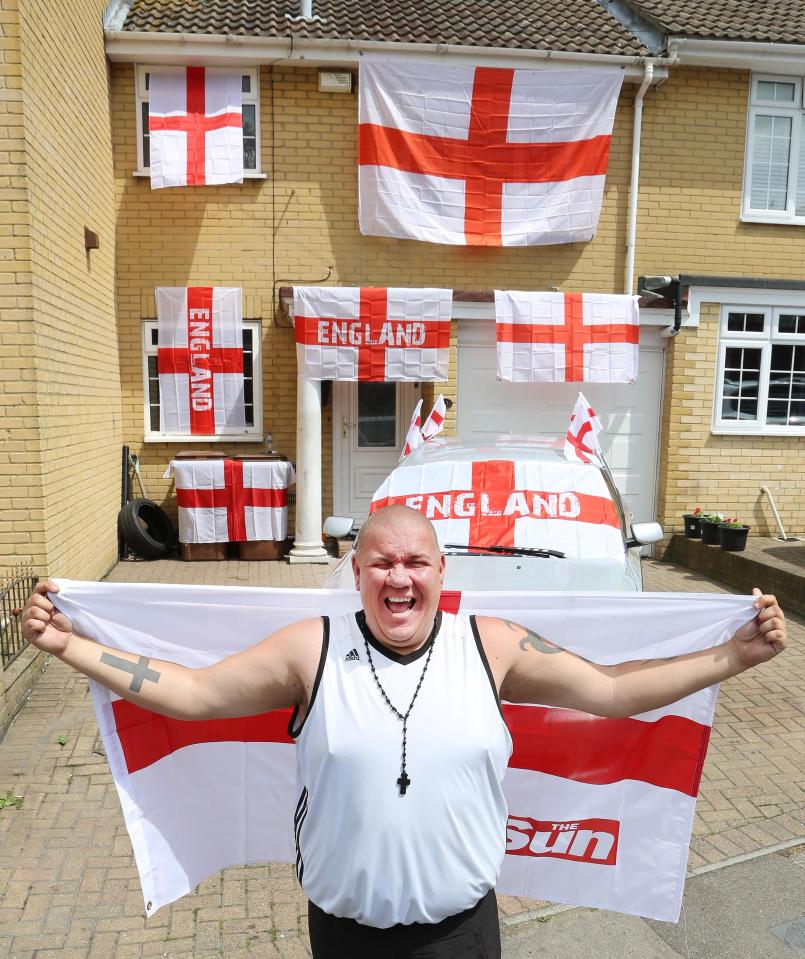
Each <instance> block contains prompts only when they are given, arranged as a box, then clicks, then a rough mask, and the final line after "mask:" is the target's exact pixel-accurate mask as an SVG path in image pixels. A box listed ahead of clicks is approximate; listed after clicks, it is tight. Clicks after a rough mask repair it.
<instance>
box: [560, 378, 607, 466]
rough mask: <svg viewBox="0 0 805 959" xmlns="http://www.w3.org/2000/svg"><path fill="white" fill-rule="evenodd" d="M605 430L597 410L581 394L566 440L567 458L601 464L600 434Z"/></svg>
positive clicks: (573, 460) (571, 417)
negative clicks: (596, 413) (596, 412)
mask: <svg viewBox="0 0 805 959" xmlns="http://www.w3.org/2000/svg"><path fill="white" fill-rule="evenodd" d="M602 429H603V427H602V425H601V420H599V419H598V417H597V416H596V415H595V410H594V409H593V408H592V406H590V404H589V403H588V402H587V400H586V399H585V398H584V394H582V393H579V398H578V399H577V400H576V405H575V406H574V407H573V412H572V413H571V414H570V426H568V428H567V437H566V439H565V457H566V459H569V460H570V461H571V462H576V463H579V462H581V463H601V462H602V460H603V454H602V452H601V443H600V442H599V441H598V434H599V433H600V432H601V430H602Z"/></svg>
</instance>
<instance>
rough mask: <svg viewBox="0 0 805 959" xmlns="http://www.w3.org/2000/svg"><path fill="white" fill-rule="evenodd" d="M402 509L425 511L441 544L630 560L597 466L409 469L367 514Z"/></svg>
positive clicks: (495, 464)
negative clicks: (388, 507) (535, 550)
mask: <svg viewBox="0 0 805 959" xmlns="http://www.w3.org/2000/svg"><path fill="white" fill-rule="evenodd" d="M398 503H400V504H403V505H405V506H410V507H412V508H413V509H415V510H418V511H419V512H421V513H423V514H424V515H425V516H426V517H427V518H428V519H429V520H430V521H431V522H432V523H433V526H434V528H435V529H436V535H437V536H438V537H439V543H440V544H441V545H442V546H445V545H447V544H448V543H449V544H451V545H455V546H475V547H485V546H519V547H525V548H529V549H555V550H559V551H560V552H562V553H564V554H565V555H566V556H573V557H588V558H592V557H596V558H600V559H613V560H616V561H617V562H619V563H621V564H622V563H623V562H624V552H623V537H622V535H621V527H620V522H619V520H618V513H617V510H616V508H615V505H614V504H613V502H612V498H611V497H610V494H609V489H608V487H607V485H606V483H605V482H604V478H603V476H602V475H601V471H600V470H599V469H598V468H597V467H595V466H589V465H585V464H581V463H579V464H578V465H577V466H576V467H568V465H567V463H566V462H564V461H563V460H559V461H558V462H555V463H553V462H540V461H533V462H516V461H514V460H506V459H501V460H484V461H479V462H475V463H466V462H460V461H456V460H445V461H443V462H439V461H436V462H431V463H425V464H423V465H419V466H406V465H405V464H403V465H402V466H398V467H397V468H396V469H395V470H394V471H393V472H392V473H390V474H389V476H388V477H387V478H386V479H385V480H384V481H383V483H382V484H381V486H380V487H379V488H378V490H377V491H376V492H375V494H374V497H373V499H372V503H371V505H370V507H369V508H370V511H371V512H375V511H376V510H378V509H382V508H383V507H384V506H391V505H394V504H398Z"/></svg>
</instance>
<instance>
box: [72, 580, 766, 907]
mask: <svg viewBox="0 0 805 959" xmlns="http://www.w3.org/2000/svg"><path fill="white" fill-rule="evenodd" d="M59 586H60V592H59V593H58V595H57V596H56V597H54V601H55V602H56V604H57V606H58V607H59V609H61V610H62V611H63V612H65V613H66V614H67V615H68V616H69V617H70V618H71V619H72V620H73V622H74V624H75V627H76V628H77V629H78V631H79V632H80V633H82V634H84V635H86V636H89V637H91V638H94V639H97V640H99V641H101V642H103V643H105V644H106V645H109V646H112V647H114V648H117V649H126V650H129V651H131V652H134V653H139V654H140V655H141V656H144V657H155V658H158V659H169V660H172V661H174V662H178V663H181V664H183V665H185V666H188V667H201V666H207V665H210V664H212V663H214V662H217V661H218V660H220V659H222V658H223V657H224V656H226V655H229V654H230V653H234V652H237V651H238V650H241V649H244V648H246V647H247V646H250V645H253V644H254V643H257V642H259V641H260V640H261V639H263V638H264V637H265V635H266V634H267V633H268V632H270V631H273V630H277V629H280V628H282V627H283V626H286V625H288V624H289V623H292V622H296V621H298V620H300V619H304V618H308V617H314V616H319V615H328V616H341V615H351V614H352V613H354V611H355V610H356V609H357V608H358V605H359V597H358V594H357V593H356V592H354V591H347V590H321V589H307V590H302V589H255V588H234V587H209V586H167V585H152V584H122V583H75V582H69V581H60V582H59ZM443 598H444V600H445V601H446V605H447V606H448V607H449V609H450V610H452V611H453V612H461V613H468V614H472V613H474V614H477V615H483V616H498V617H502V618H505V619H509V620H513V621H515V622H518V623H522V624H523V625H524V626H526V627H527V628H528V629H530V630H532V631H534V632H535V633H537V634H539V635H540V636H542V637H544V638H545V639H547V640H549V641H553V642H555V643H557V644H559V645H561V646H563V647H565V648H567V649H570V650H572V651H573V652H575V653H577V654H578V655H580V656H583V657H584V658H586V659H589V660H591V661H593V662H597V663H601V664H602V665H612V664H614V663H619V662H626V661H633V660H645V659H652V658H662V657H668V656H675V655H679V654H683V653H688V652H694V651H696V650H699V649H707V648H709V647H712V646H715V645H718V644H719V643H722V642H724V641H725V640H726V639H728V638H729V636H730V635H731V634H732V633H733V632H734V631H735V630H736V629H737V628H738V627H739V626H741V625H742V624H743V623H745V622H746V621H747V620H749V619H751V617H752V616H754V614H755V612H756V610H755V609H754V608H753V606H752V597H751V596H749V597H747V596H729V595H723V594H713V593H708V594H703V595H696V594H691V593H655V594H649V593H642V594H630V595H624V594H623V593H621V594H617V593H597V594H595V595H588V594H584V593H505V592H498V593H493V592H483V593H481V592H473V593H462V594H452V595H450V596H445V597H443ZM359 658H360V657H359ZM360 665H361V664H360V663H356V664H355V666H356V667H357V668H360ZM365 667H366V664H364V668H365ZM134 668H135V675H136V676H139V677H140V682H148V681H149V676H148V670H147V669H146V668H145V666H143V667H142V669H140V667H138V666H137V664H134ZM137 670H140V671H139V672H137ZM90 685H91V687H92V694H93V700H94V703H95V713H96V716H97V719H98V724H99V727H100V729H101V733H102V735H103V739H104V744H105V747H106V753H107V756H108V759H109V765H110V767H111V770H112V773H113V775H114V779H115V785H116V786H117V790H118V794H119V796H120V800H121V804H122V807H123V813H124V816H125V821H126V827H127V829H128V832H129V835H130V837H131V842H132V846H133V848H134V855H135V859H136V863H137V868H138V871H139V874H140V882H141V884H142V890H143V897H144V900H145V908H146V914H147V915H148V916H149V917H150V916H152V915H153V914H154V913H155V912H156V911H157V910H158V909H159V908H160V907H161V906H164V905H166V904H167V903H170V902H173V901H174V900H176V899H178V898H179V897H180V896H183V895H185V894H186V893H187V892H189V891H190V890H192V889H193V888H194V887H195V886H196V885H198V883H199V882H201V881H202V880H203V879H205V878H206V877H207V876H209V875H211V874H213V873H215V872H217V871H218V870H219V869H222V868H224V867H225V866H231V865H236V864H241V863H256V862H262V861H266V860H279V861H283V862H293V861H294V857H295V850H294V831H293V825H294V808H295V806H296V801H297V799H298V794H297V790H296V783H295V780H296V769H295V767H296V755H295V747H294V745H293V741H292V740H291V738H290V737H289V735H288V732H287V726H288V720H289V718H290V710H276V711H274V712H269V713H263V714H260V715H256V716H248V717H244V718H237V719H217V720H205V721H180V720H174V719H170V718H169V717H165V716H160V715H157V714H156V713H153V712H150V711H149V710H147V709H144V708H143V707H141V706H137V705H134V704H132V703H130V702H127V701H126V700H123V699H119V698H118V697H116V696H114V695H112V694H110V693H109V692H108V691H107V690H106V689H104V688H103V687H101V686H99V685H98V684H97V683H94V682H91V684H90ZM419 695H420V696H423V697H425V698H426V699H429V700H430V701H431V703H433V706H432V708H433V709H438V699H439V690H438V688H435V687H429V685H428V683H427V680H426V681H425V683H424V684H423V686H422V690H421V691H420V694H419ZM715 699H716V688H715V687H712V688H710V689H706V690H703V691H701V692H699V693H696V694H694V695H692V696H688V697H686V698H685V699H683V700H680V701H679V702H678V703H675V704H673V705H672V706H668V707H666V708H664V709H658V710H654V711H652V712H650V713H644V714H642V715H640V716H634V717H631V718H629V719H607V718H601V717H595V716H590V715H588V714H587V713H581V712H577V711H575V710H568V709H546V708H545V707H541V706H523V705H513V704H509V703H504V705H503V711H504V718H505V720H506V723H507V725H508V727H509V730H510V732H511V735H512V740H513V752H512V756H511V759H510V761H509V769H508V771H507V773H506V777H505V779H504V782H503V788H504V792H505V795H506V800H507V804H508V807H509V817H508V823H507V827H506V855H505V857H504V863H503V870H502V873H501V877H500V881H499V883H498V889H499V891H501V892H505V893H509V894H512V895H518V896H530V897H533V898H539V899H549V900H553V901H558V902H567V903H574V904H576V905H584V906H593V907H596V908H601V909H617V910H619V911H621V912H627V913H632V914H636V915H642V916H647V917H649V918H654V919H665V920H670V921H676V919H677V918H678V916H679V909H680V904H681V900H682V891H683V888H684V881H685V866H686V863H687V848H688V843H689V842H690V833H691V828H692V823H693V815H694V809H695V799H696V795H697V793H698V789H699V782H700V778H701V774H702V767H703V764H704V758H705V755H706V751H707V744H708V740H709V735H710V726H711V724H712V719H713V709H714V706H715ZM416 717H417V713H416V711H414V713H413V715H412V720H411V721H412V722H414V723H416V722H419V721H422V720H417V718H416ZM397 745H398V744H397ZM409 761H410V762H411V763H414V762H415V757H411V758H410V760H409ZM414 778H415V777H414ZM346 801H348V797H347V800H346Z"/></svg>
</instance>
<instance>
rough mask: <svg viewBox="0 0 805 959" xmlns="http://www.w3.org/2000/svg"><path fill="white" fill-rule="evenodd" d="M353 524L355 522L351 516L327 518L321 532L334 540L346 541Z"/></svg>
mask: <svg viewBox="0 0 805 959" xmlns="http://www.w3.org/2000/svg"><path fill="white" fill-rule="evenodd" d="M354 524H355V520H354V519H353V518H352V517H351V516H328V517H327V519H326V520H325V521H324V527H323V532H324V535H325V536H332V537H333V538H334V539H346V538H347V537H348V536H349V534H350V533H351V532H352V527H353V525H354Z"/></svg>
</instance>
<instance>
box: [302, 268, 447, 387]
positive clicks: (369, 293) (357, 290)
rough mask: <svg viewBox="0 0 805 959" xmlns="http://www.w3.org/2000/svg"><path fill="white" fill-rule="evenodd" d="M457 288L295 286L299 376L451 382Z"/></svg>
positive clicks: (333, 378)
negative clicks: (449, 363)
mask: <svg viewBox="0 0 805 959" xmlns="http://www.w3.org/2000/svg"><path fill="white" fill-rule="evenodd" d="M452 309H453V293H452V290H439V289H405V288H394V287H388V288H386V287H346V286H295V287H294V327H295V330H296V357H297V363H298V366H299V371H300V372H301V373H303V375H305V376H307V377H308V378H309V379H312V380H372V381H376V382H383V381H386V382H392V381H400V380H413V381H419V382H421V381H428V380H446V379H447V371H448V362H449V354H450V318H451V315H452Z"/></svg>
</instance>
